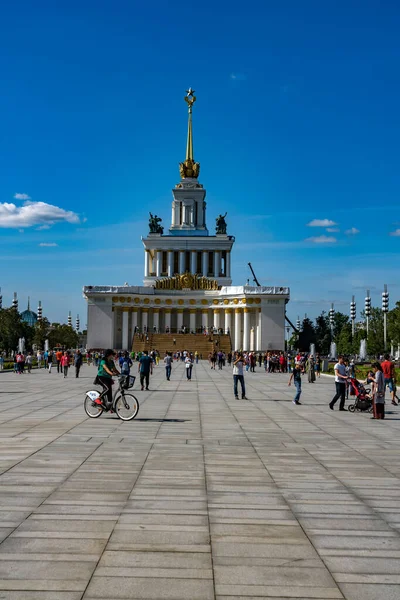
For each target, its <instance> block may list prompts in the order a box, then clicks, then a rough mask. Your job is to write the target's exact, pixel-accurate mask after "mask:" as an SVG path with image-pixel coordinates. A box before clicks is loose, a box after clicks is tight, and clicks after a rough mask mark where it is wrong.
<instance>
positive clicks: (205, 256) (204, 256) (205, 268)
mask: <svg viewBox="0 0 400 600" xmlns="http://www.w3.org/2000/svg"><path fill="white" fill-rule="evenodd" d="M201 258H202V271H203V277H207V275H208V251H207V250H205V251H204V252H203V253H202V256H201Z"/></svg>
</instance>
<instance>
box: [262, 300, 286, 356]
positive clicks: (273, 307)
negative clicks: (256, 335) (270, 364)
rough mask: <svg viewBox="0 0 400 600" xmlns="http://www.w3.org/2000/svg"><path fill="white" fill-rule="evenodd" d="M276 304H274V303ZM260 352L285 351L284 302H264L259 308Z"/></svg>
mask: <svg viewBox="0 0 400 600" xmlns="http://www.w3.org/2000/svg"><path fill="white" fill-rule="evenodd" d="M276 302H277V303H278V304H275V303H276ZM261 347H262V350H264V351H265V350H284V349H285V301H284V299H280V300H264V302H263V304H262V307H261Z"/></svg>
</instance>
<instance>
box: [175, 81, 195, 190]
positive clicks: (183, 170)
mask: <svg viewBox="0 0 400 600" xmlns="http://www.w3.org/2000/svg"><path fill="white" fill-rule="evenodd" d="M185 102H186V103H187V105H188V113H189V114H188V134H187V143H186V159H185V160H184V161H183V162H181V163H179V173H180V176H181V178H182V179H186V178H188V177H189V178H191V179H197V178H198V176H199V175H200V163H198V162H196V161H195V160H194V154H193V131H192V109H193V104H194V103H195V102H196V96H195V95H194V90H192V88H189V89H188V90H187V91H186V96H185Z"/></svg>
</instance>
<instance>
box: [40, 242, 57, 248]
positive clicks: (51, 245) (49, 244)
mask: <svg viewBox="0 0 400 600" xmlns="http://www.w3.org/2000/svg"><path fill="white" fill-rule="evenodd" d="M39 246H41V247H42V248H54V247H55V246H58V244H56V243H55V242H41V243H40V244H39Z"/></svg>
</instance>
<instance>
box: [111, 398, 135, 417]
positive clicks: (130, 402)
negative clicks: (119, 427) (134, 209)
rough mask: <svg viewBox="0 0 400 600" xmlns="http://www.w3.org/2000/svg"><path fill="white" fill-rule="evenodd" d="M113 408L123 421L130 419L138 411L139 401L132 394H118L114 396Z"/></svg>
mask: <svg viewBox="0 0 400 600" xmlns="http://www.w3.org/2000/svg"><path fill="white" fill-rule="evenodd" d="M114 410H115V412H116V413H117V415H118V416H119V418H120V419H122V420H123V421H131V420H132V419H134V418H135V417H136V415H137V414H138V412H139V402H138V399H137V398H135V396H134V395H133V394H124V395H122V394H120V395H119V396H117V397H116V398H115V402H114Z"/></svg>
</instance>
